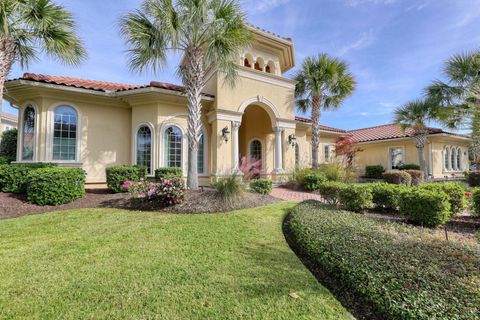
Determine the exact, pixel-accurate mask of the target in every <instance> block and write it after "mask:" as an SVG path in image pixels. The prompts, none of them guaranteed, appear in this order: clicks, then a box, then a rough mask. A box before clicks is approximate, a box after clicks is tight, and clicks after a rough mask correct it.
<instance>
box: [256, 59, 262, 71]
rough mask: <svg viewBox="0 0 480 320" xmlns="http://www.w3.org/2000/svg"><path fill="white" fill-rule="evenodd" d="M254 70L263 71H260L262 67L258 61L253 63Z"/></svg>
mask: <svg viewBox="0 0 480 320" xmlns="http://www.w3.org/2000/svg"><path fill="white" fill-rule="evenodd" d="M255 70H258V71H263V70H262V67H261V66H260V63H259V62H258V61H257V62H255Z"/></svg>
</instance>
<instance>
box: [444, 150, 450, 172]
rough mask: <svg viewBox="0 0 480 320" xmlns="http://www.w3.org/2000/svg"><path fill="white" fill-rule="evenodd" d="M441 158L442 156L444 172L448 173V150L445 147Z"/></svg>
mask: <svg viewBox="0 0 480 320" xmlns="http://www.w3.org/2000/svg"><path fill="white" fill-rule="evenodd" d="M443 153H444V154H443V156H444V164H443V165H444V167H445V170H446V171H448V170H450V149H449V148H448V147H445V149H444V151H443Z"/></svg>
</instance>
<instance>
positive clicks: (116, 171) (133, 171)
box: [105, 166, 147, 192]
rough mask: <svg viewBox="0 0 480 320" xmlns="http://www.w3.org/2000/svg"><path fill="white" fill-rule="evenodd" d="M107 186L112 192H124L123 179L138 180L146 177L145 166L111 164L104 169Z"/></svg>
mask: <svg viewBox="0 0 480 320" xmlns="http://www.w3.org/2000/svg"><path fill="white" fill-rule="evenodd" d="M105 171H106V175H107V186H108V189H109V190H111V191H113V192H126V191H127V190H125V189H124V188H123V187H122V184H123V183H124V182H125V181H133V182H139V181H140V180H142V179H145V178H146V177H147V168H146V167H141V166H113V167H108V168H107V169H106V170H105Z"/></svg>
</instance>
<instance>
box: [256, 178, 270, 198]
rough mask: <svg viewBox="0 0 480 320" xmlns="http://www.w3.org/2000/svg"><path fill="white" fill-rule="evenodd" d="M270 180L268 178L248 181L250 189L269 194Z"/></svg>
mask: <svg viewBox="0 0 480 320" xmlns="http://www.w3.org/2000/svg"><path fill="white" fill-rule="evenodd" d="M272 186H273V182H272V180H268V179H254V180H252V181H250V190H252V191H253V192H255V193H259V194H270V193H272Z"/></svg>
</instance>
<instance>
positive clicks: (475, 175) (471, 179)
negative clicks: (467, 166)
mask: <svg viewBox="0 0 480 320" xmlns="http://www.w3.org/2000/svg"><path fill="white" fill-rule="evenodd" d="M466 178H467V182H468V185H469V186H470V187H472V188H476V187H480V171H470V172H467V173H466Z"/></svg>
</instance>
